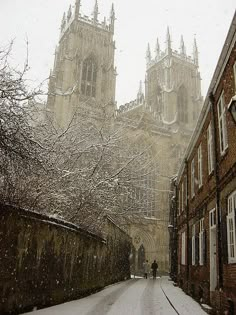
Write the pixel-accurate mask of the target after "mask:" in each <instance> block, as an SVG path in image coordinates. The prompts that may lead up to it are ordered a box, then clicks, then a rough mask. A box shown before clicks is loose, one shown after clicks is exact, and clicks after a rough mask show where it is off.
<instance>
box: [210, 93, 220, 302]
mask: <svg viewBox="0 0 236 315" xmlns="http://www.w3.org/2000/svg"><path fill="white" fill-rule="evenodd" d="M209 101H210V105H211V106H210V108H211V113H212V117H213V119H212V123H213V128H212V129H213V141H214V157H215V158H214V167H215V171H214V174H215V181H216V213H217V250H218V284H219V292H221V291H222V289H223V265H222V255H221V254H222V251H221V243H222V242H221V240H222V237H221V209H220V186H219V184H220V180H219V160H218V155H217V143H218V140H219V139H218V137H217V133H216V124H217V115H216V109H215V97H214V95H213V92H211V93H210V95H209ZM220 307H221V305H220Z"/></svg>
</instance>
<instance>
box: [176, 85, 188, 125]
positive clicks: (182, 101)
mask: <svg viewBox="0 0 236 315" xmlns="http://www.w3.org/2000/svg"><path fill="white" fill-rule="evenodd" d="M178 118H179V121H180V122H183V123H187V122H188V94H187V90H186V88H185V87H184V86H183V85H182V86H181V87H180V88H179V92H178Z"/></svg>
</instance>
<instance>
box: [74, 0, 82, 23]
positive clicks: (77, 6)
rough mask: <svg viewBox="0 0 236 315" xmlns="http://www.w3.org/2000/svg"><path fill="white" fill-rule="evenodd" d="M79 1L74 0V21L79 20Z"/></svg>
mask: <svg viewBox="0 0 236 315" xmlns="http://www.w3.org/2000/svg"><path fill="white" fill-rule="evenodd" d="M80 2H81V0H75V19H78V18H79V11H80V6H81V4H80Z"/></svg>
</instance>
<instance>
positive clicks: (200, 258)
mask: <svg viewBox="0 0 236 315" xmlns="http://www.w3.org/2000/svg"><path fill="white" fill-rule="evenodd" d="M199 265H201V266H202V265H203V231H202V232H200V233H199Z"/></svg>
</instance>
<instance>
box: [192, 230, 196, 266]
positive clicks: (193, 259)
mask: <svg viewBox="0 0 236 315" xmlns="http://www.w3.org/2000/svg"><path fill="white" fill-rule="evenodd" d="M195 237H196V225H195V224H194V225H193V226H192V265H193V266H194V265H195V264H196V239H195Z"/></svg>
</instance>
